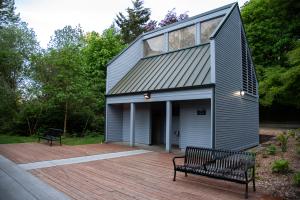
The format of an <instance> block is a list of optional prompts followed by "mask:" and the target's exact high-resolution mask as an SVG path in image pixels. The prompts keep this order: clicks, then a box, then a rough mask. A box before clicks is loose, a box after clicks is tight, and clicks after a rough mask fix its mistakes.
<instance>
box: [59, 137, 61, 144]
mask: <svg viewBox="0 0 300 200" xmlns="http://www.w3.org/2000/svg"><path fill="white" fill-rule="evenodd" d="M59 144H60V146H61V137H60V138H59Z"/></svg>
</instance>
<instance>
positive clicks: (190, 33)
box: [169, 26, 196, 51]
mask: <svg viewBox="0 0 300 200" xmlns="http://www.w3.org/2000/svg"><path fill="white" fill-rule="evenodd" d="M195 31H196V29H195V26H189V27H186V28H182V29H179V30H176V31H172V32H170V33H169V51H173V50H176V49H182V48H186V47H190V46H194V45H195Z"/></svg>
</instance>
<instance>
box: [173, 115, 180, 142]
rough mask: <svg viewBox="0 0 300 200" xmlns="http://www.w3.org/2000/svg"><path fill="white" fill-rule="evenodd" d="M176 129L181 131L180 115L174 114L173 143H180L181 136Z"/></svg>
mask: <svg viewBox="0 0 300 200" xmlns="http://www.w3.org/2000/svg"><path fill="white" fill-rule="evenodd" d="M176 131H179V132H180V124H179V116H174V115H173V117H172V135H171V140H172V144H176V145H179V137H178V136H177V135H176V134H175V133H176Z"/></svg>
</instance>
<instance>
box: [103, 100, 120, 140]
mask: <svg viewBox="0 0 300 200" xmlns="http://www.w3.org/2000/svg"><path fill="white" fill-rule="evenodd" d="M122 110H123V109H122V106H120V105H106V130H105V131H106V142H115V141H122V121H123V114H122Z"/></svg>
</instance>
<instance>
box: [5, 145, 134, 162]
mask: <svg viewBox="0 0 300 200" xmlns="http://www.w3.org/2000/svg"><path fill="white" fill-rule="evenodd" d="M133 149H136V148H131V147H129V146H125V145H116V144H109V145H101V144H88V145H76V146H68V145H63V146H52V147H51V146H49V145H47V144H43V143H21V144H0V154H1V155H3V156H5V157H6V158H8V159H10V160H11V161H13V162H15V163H18V164H20V163H30V162H37V161H44V160H56V159H64V158H73V157H79V156H89V155H95V154H102V153H113V152H120V151H128V150H133Z"/></svg>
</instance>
